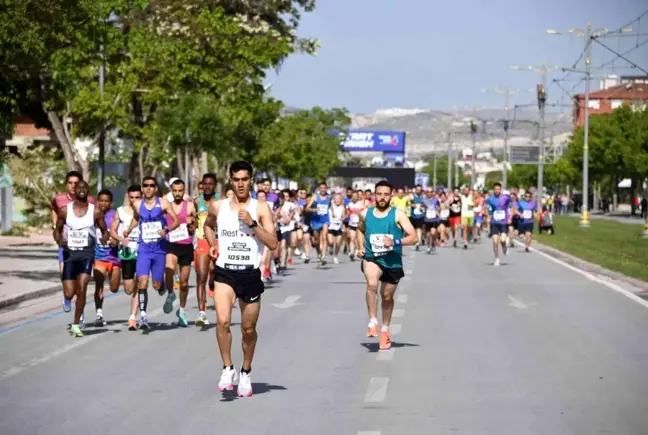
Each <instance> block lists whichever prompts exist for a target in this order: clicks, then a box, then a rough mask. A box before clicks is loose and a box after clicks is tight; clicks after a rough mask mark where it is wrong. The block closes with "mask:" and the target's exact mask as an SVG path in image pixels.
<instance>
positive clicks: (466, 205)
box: [459, 186, 475, 249]
mask: <svg viewBox="0 0 648 435" xmlns="http://www.w3.org/2000/svg"><path fill="white" fill-rule="evenodd" d="M459 199H460V200H461V233H462V235H463V242H464V245H463V248H464V249H468V237H469V236H472V231H473V226H474V224H475V209H474V207H475V202H474V200H473V195H472V193H471V192H470V187H468V186H464V188H463V194H462V195H461V197H460V198H459Z"/></svg>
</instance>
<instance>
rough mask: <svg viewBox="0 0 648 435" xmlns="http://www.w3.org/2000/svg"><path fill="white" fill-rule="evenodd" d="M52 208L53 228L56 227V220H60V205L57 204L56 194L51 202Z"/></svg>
mask: <svg viewBox="0 0 648 435" xmlns="http://www.w3.org/2000/svg"><path fill="white" fill-rule="evenodd" d="M50 206H51V209H52V229H54V228H56V221H57V220H58V206H57V205H56V195H54V197H53V198H52V202H51V203H50Z"/></svg>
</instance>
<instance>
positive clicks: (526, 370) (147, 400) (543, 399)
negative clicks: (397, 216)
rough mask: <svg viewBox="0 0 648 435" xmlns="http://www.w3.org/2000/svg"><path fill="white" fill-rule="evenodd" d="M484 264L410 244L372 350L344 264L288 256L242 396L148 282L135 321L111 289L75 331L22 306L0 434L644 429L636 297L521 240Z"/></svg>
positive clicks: (7, 345)
mask: <svg viewBox="0 0 648 435" xmlns="http://www.w3.org/2000/svg"><path fill="white" fill-rule="evenodd" d="M491 261H492V259H491V253H490V247H489V246H488V245H487V244H485V243H482V244H481V245H477V246H471V249H470V250H468V251H461V250H455V249H452V248H446V249H443V250H440V252H439V253H438V254H436V255H432V256H429V255H426V254H425V253H423V252H419V253H414V252H413V251H412V250H408V252H407V255H406V273H407V276H406V279H404V280H403V281H402V284H401V288H400V290H399V292H398V296H397V297H398V299H397V303H396V312H395V318H394V320H393V324H392V333H393V340H394V346H393V348H392V350H390V351H386V352H385V351H381V352H378V351H377V343H376V341H375V340H373V339H367V338H366V337H365V331H366V323H367V319H366V311H365V303H364V282H363V278H362V275H361V274H360V271H359V265H358V263H355V264H349V263H348V261H347V260H344V262H343V263H341V264H339V265H331V266H330V267H329V268H327V269H326V270H322V269H319V268H317V267H316V266H314V265H313V264H311V265H301V264H299V265H296V266H295V267H294V269H293V270H291V271H290V272H289V274H290V276H286V277H285V278H284V279H283V280H282V282H280V283H278V284H277V285H276V286H275V287H274V288H271V289H268V290H267V292H266V294H265V295H264V296H263V304H264V305H263V309H262V311H261V321H260V325H259V344H258V346H257V355H256V360H255V363H254V364H253V366H252V368H253V370H252V381H253V387H254V393H255V394H254V395H253V396H252V397H251V398H245V399H240V398H237V397H235V392H229V393H225V394H223V393H220V392H218V390H217V389H216V384H217V382H218V378H219V375H220V370H221V362H220V358H219V356H218V351H217V346H216V340H215V336H214V335H215V333H214V329H213V328H209V329H207V330H206V331H200V330H198V329H197V328H195V327H189V328H187V329H181V328H177V327H175V326H174V324H173V321H174V319H175V317H174V316H173V315H164V314H162V313H161V306H162V303H163V298H160V297H158V296H157V295H155V296H153V297H152V298H151V302H150V308H149V309H150V311H151V313H150V314H152V316H151V321H152V323H153V326H154V328H153V329H152V330H151V331H150V332H149V333H148V334H144V333H142V332H129V331H127V330H126V329H125V327H124V323H125V319H126V318H127V312H128V308H127V306H128V301H127V297H126V296H125V295H124V294H123V293H120V294H118V295H117V296H114V297H112V298H109V299H107V300H106V302H105V304H104V312H105V314H106V317H107V319H108V320H109V321H116V322H115V323H111V324H110V325H109V326H108V327H107V328H91V327H90V328H88V329H87V330H86V334H87V335H86V337H84V338H81V339H73V338H71V337H69V336H68V334H67V331H66V326H67V324H68V322H69V321H70V317H71V316H70V315H69V314H56V313H55V314H45V315H44V317H43V315H42V314H39V315H38V316H40V317H36V316H31V317H30V319H29V320H28V321H27V322H28V323H22V324H18V325H13V326H12V325H8V326H5V327H4V328H3V329H0V349H1V350H2V353H1V355H2V357H1V358H0V433H1V434H3V435H31V434H41V433H42V434H45V433H46V434H48V435H59V434H60V435H76V434H84V435H85V434H87V433H89V432H91V433H93V434H116V435H121V434H127V433H131V432H132V431H133V430H135V431H137V432H139V433H147V434H148V433H151V434H156V433H159V434H175V435H181V434H191V435H195V434H197V433H219V434H255V435H259V434H273V435H287V434H299V435H303V434H309V435H310V434H313V435H319V434H321V435H342V434H354V435H355V434H360V433H362V434H365V435H378V434H382V435H385V434H393V435H404V434H407V435H413V434H425V435H429V434H470V435H480V434H489V435H490V434H497V435H508V434H511V435H520V434H524V435H534V434H537V435H547V434H552V435H559V434H565V435H572V434H624V435H645V434H646V433H648V413H647V412H646V410H647V409H648V407H647V406H646V397H648V350H647V349H648V334H647V333H646V331H648V310H647V309H646V307H644V306H642V305H640V304H638V303H636V302H634V301H632V300H630V299H629V298H626V297H624V296H623V295H621V294H619V293H616V292H613V291H612V290H610V289H608V288H607V287H604V286H603V285H602V284H600V283H597V282H594V281H591V280H589V279H587V278H585V277H583V276H582V275H580V274H578V273H576V272H574V271H572V270H569V269H567V268H564V267H562V266H560V265H559V264H556V263H554V262H551V261H549V260H548V259H546V258H544V257H542V256H540V255H539V254H536V253H531V254H524V253H522V252H521V249H520V248H516V249H514V250H513V252H512V253H511V255H509V256H508V257H505V258H504V259H503V264H502V266H501V267H499V268H494V267H492V266H491V265H490V264H491ZM56 299H57V301H54V300H52V302H51V303H52V304H58V302H59V301H58V298H56ZM274 304H276V305H274ZM189 305H190V306H191V307H195V299H193V298H192V299H191V300H190V304H189ZM41 308H42V307H41ZM25 309H29V308H25ZM93 311H94V310H93V308H92V306H89V307H88V308H87V309H86V313H87V314H88V315H92V313H93ZM38 312H43V310H42V309H39V311H38ZM209 315H210V320H211V321H213V320H214V313H213V311H212V312H210V314H209ZM0 316H2V314H0ZM194 318H195V312H192V313H191V319H192V320H193V319H194ZM238 318H239V317H238V314H237V315H235V317H234V320H235V322H238ZM234 343H235V346H234V360H235V365H236V366H237V367H239V366H240V363H241V351H240V346H239V343H240V332H239V331H238V330H237V329H236V327H235V328H234Z"/></svg>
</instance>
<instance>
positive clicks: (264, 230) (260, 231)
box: [252, 203, 279, 251]
mask: <svg viewBox="0 0 648 435" xmlns="http://www.w3.org/2000/svg"><path fill="white" fill-rule="evenodd" d="M257 216H258V218H259V222H257V223H258V225H257V226H255V227H254V228H253V229H252V231H254V234H255V235H256V236H257V237H258V238H259V240H261V243H263V244H264V245H265V246H266V247H267V248H268V249H270V250H272V251H274V250H275V249H277V246H279V242H277V231H276V230H275V225H274V220H273V219H272V211H270V207H269V206H268V204H264V203H257Z"/></svg>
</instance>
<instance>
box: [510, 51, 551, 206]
mask: <svg viewBox="0 0 648 435" xmlns="http://www.w3.org/2000/svg"><path fill="white" fill-rule="evenodd" d="M511 69H514V70H528V71H533V72H536V73H539V74H540V76H541V77H542V79H541V80H542V83H541V84H539V85H537V87H536V97H537V100H538V110H539V111H540V135H539V136H540V150H539V153H538V186H537V198H536V199H537V201H538V207H542V199H543V196H544V180H543V178H544V159H545V155H544V154H545V143H544V132H545V104H546V102H547V76H548V75H549V74H550V73H552V72H554V71H556V70H560V69H562V68H560V67H557V66H556V67H548V66H547V62H543V63H542V65H540V66H528V67H518V66H512V67H511Z"/></svg>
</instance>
